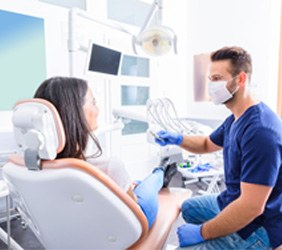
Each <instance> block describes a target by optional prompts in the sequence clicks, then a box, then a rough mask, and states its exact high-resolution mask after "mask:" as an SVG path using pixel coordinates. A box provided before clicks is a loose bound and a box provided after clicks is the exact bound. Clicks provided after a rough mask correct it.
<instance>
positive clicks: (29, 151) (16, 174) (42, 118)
mask: <svg viewBox="0 0 282 250" xmlns="http://www.w3.org/2000/svg"><path fill="white" fill-rule="evenodd" d="M13 125H14V133H15V138H16V141H17V144H18V145H19V147H20V149H21V150H22V151H23V155H15V156H13V157H11V159H10V160H9V162H8V163H6V164H5V166H4V167H3V177H4V180H5V181H6V182H7V183H8V186H9V189H10V192H11V193H13V197H14V199H15V202H16V204H17V207H18V209H19V211H21V213H22V216H23V217H24V219H25V220H26V221H27V224H28V226H29V227H30V228H31V229H32V230H33V232H34V233H35V235H36V236H37V237H38V239H39V240H40V241H41V243H42V244H43V246H44V247H45V248H46V249H128V248H129V249H164V245H165V242H166V239H167V236H168V234H169V231H170V229H171V226H172V224H173V222H174V221H175V220H176V219H177V217H178V215H179V212H180V209H179V207H180V204H181V203H182V201H183V200H184V199H187V198H189V197H190V196H191V191H190V190H184V189H179V190H178V189H174V190H172V189H163V190H162V191H161V192H160V195H159V202H160V205H159V213H158V217H157V220H156V222H155V223H154V225H153V227H152V228H151V230H148V224H147V220H146V217H145V215H144V214H143V212H142V210H141V209H140V207H139V206H138V204H137V203H136V202H135V201H133V200H132V199H131V198H130V197H129V196H128V195H127V194H126V193H125V192H124V191H123V190H122V189H121V188H120V187H119V186H118V185H117V184H116V183H115V182H114V181H112V179H111V178H110V177H108V176H107V175H105V174H104V173H103V172H102V171H100V170H99V169H97V168H95V167H93V166H92V165H90V164H89V163H87V162H85V161H83V160H79V159H73V158H65V159H58V160H54V159H55V158H56V155H57V153H59V152H60V151H61V150H62V149H63V148H64V143H65V135H64V129H63V126H62V123H61V120H60V117H59V115H58V113H57V110H56V109H55V108H54V106H53V105H52V104H51V103H49V102H47V101H45V100H42V99H29V100H25V101H22V102H19V103H17V104H16V106H15V108H14V111H13Z"/></svg>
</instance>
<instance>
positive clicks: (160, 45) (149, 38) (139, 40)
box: [133, 25, 177, 56]
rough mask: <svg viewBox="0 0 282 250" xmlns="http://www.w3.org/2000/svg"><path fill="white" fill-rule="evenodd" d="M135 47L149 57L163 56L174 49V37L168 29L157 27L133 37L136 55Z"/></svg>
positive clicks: (175, 50)
mask: <svg viewBox="0 0 282 250" xmlns="http://www.w3.org/2000/svg"><path fill="white" fill-rule="evenodd" d="M136 46H140V47H141V48H142V50H143V51H144V53H146V54H147V55H149V56H163V55H166V54H167V53H169V52H170V51H171V49H172V48H173V49H174V53H175V54H177V49H176V35H175V33H174V32H173V30H172V29H171V28H169V27H166V26H162V25H157V26H152V27H149V28H147V29H145V30H144V31H142V32H140V33H139V34H138V36H137V37H133V50H134V52H135V53H136V54H137V49H136Z"/></svg>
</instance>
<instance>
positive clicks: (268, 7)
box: [158, 0, 281, 119]
mask: <svg viewBox="0 0 282 250" xmlns="http://www.w3.org/2000/svg"><path fill="white" fill-rule="evenodd" d="M280 4H281V1H277V0H248V1H246V0H229V1H226V0H213V1H210V0H190V1H186V0H179V1H177V4H176V2H173V3H172V1H167V0H165V1H164V13H165V14H166V18H167V22H168V23H169V24H172V25H173V28H174V29H175V30H176V31H177V33H178V35H179V51H180V53H181V55H180V56H177V57H175V58H173V57H171V58H168V57H167V58H165V59H164V60H162V61H161V69H162V72H161V73H160V74H161V76H160V82H159V83H158V84H159V86H160V85H161V86H162V93H163V94H165V95H168V96H170V97H171V98H172V99H173V101H174V102H175V104H176V106H177V110H179V111H180V114H183V115H184V116H188V117H195V118H207V119H209V118H210V119H223V118H224V117H225V116H226V115H228V114H229V111H228V110H227V109H226V108H225V107H224V106H223V105H222V106H215V105H213V104H211V103H205V102H201V103H200V102H198V103H195V102H194V101H193V55H195V54H200V53H204V52H210V51H213V50H216V49H218V48H221V47H223V46H232V45H238V46H242V47H243V48H245V49H246V50H247V51H249V52H250V54H251V55H252V58H253V66H254V73H253V81H252V83H253V84H254V85H256V86H257V88H256V92H257V95H258V97H259V98H260V99H261V100H263V101H264V102H266V103H267V104H268V105H269V106H270V107H271V108H272V109H274V110H275V109H276V102H277V99H276V98H277V94H276V92H277V77H278V54H279V53H278V51H279V24H280V21H279V20H280V19H279V18H280V13H279V12H280ZM172 11H173V12H172ZM183 36H184V37H183ZM182 53H186V54H185V56H183V54H182ZM185 73H186V75H185Z"/></svg>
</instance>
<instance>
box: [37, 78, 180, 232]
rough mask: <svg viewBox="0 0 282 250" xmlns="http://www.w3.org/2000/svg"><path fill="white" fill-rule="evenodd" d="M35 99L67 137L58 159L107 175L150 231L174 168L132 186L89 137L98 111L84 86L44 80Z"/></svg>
mask: <svg viewBox="0 0 282 250" xmlns="http://www.w3.org/2000/svg"><path fill="white" fill-rule="evenodd" d="M34 98H42V99H45V100H47V101H49V102H51V103H52V104H53V105H54V106H55V107H56V109H57V110H58V112H59V115H60V117H61V119H62V122H63V126H64V129H65V134H66V144H65V147H64V149H63V151H62V152H61V153H59V154H58V155H57V159H58V158H78V159H82V160H86V161H87V162H89V163H91V164H93V167H98V168H99V169H101V170H102V171H103V172H105V173H106V174H107V175H109V176H110V177H111V178H112V179H113V180H114V181H115V182H116V183H117V184H118V185H119V186H120V187H121V188H122V189H124V190H125V191H126V192H127V193H128V195H130V197H132V198H133V199H134V200H135V201H136V202H137V203H138V204H139V206H140V207H141V209H142V210H143V212H144V214H145V216H146V218H147V220H148V224H149V228H151V227H152V225H153V223H154V221H155V219H156V216H157V213H158V192H159V191H160V189H161V188H162V187H166V186H167V185H168V183H169V182H170V180H171V178H172V176H173V175H174V174H175V173H176V166H175V165H173V164H168V160H167V159H166V160H164V161H163V163H162V164H161V165H160V166H159V167H157V168H155V169H154V170H153V172H152V174H150V175H149V176H148V177H147V178H145V179H144V180H143V181H141V182H138V183H135V184H132V181H131V180H130V178H129V175H128V173H127V172H126V170H125V167H124V165H123V163H122V162H121V161H119V160H118V159H113V158H111V159H105V158H103V157H102V149H101V146H100V144H99V142H98V140H97V138H96V137H95V136H94V135H93V133H91V132H92V131H94V130H96V129H97V126H98V125H97V118H98V114H99V108H98V107H97V106H96V101H95V97H94V96H93V93H92V91H91V89H90V88H89V87H88V85H87V82H86V81H84V80H82V79H78V78H72V77H53V78H50V79H47V80H45V81H44V82H43V83H42V84H41V85H40V86H39V88H38V89H37V91H36V93H35V95H34ZM89 140H93V142H94V143H95V144H96V146H97V152H95V153H94V154H93V155H91V156H86V155H85V149H86V146H87V144H88V141H89Z"/></svg>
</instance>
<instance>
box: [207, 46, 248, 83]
mask: <svg viewBox="0 0 282 250" xmlns="http://www.w3.org/2000/svg"><path fill="white" fill-rule="evenodd" d="M220 60H230V63H231V69H230V73H231V75H232V76H233V77H235V76H236V75H238V74H239V73H240V72H242V71H243V72H245V73H246V74H247V75H248V77H249V80H251V76H252V59H251V56H250V55H249V54H248V52H247V51H245V50H244V49H242V48H240V47H236V46H232V47H223V48H221V49H219V50H217V51H214V52H213V53H212V54H211V61H212V62H215V61H220Z"/></svg>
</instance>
